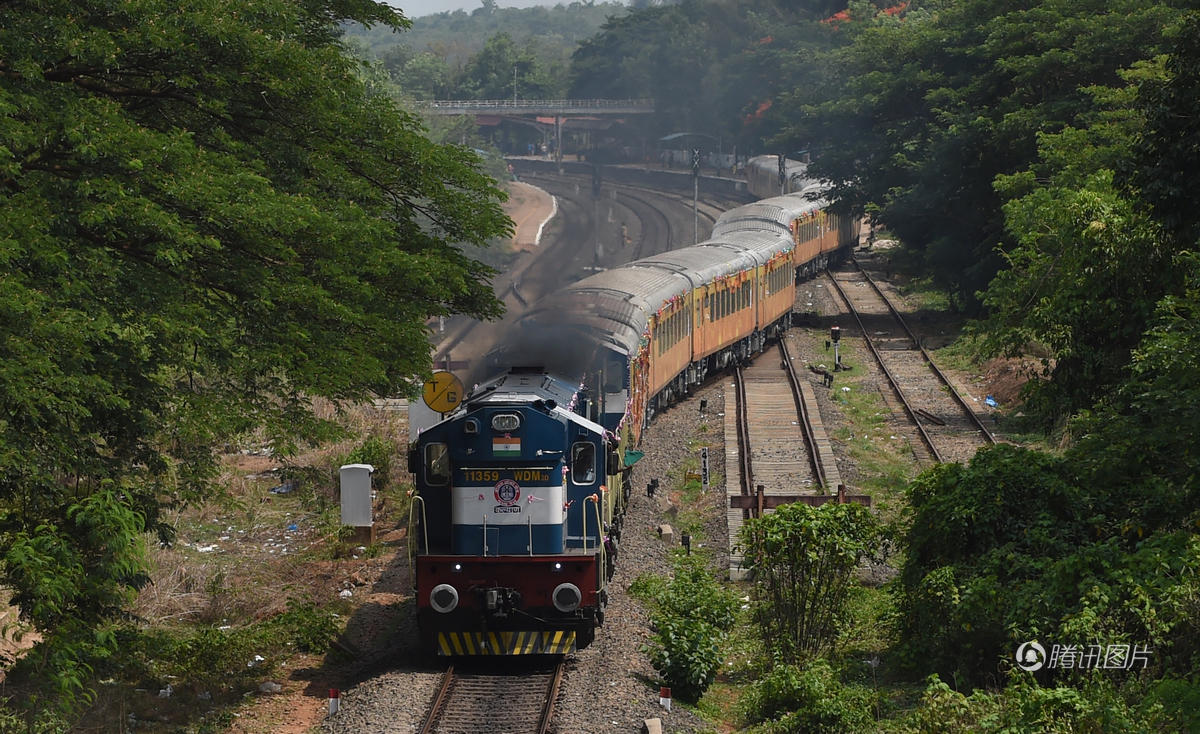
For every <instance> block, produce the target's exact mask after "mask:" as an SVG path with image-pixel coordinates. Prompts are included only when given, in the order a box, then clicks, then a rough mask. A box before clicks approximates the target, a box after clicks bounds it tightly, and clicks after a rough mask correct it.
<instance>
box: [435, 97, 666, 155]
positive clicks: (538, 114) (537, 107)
mask: <svg viewBox="0 0 1200 734" xmlns="http://www.w3.org/2000/svg"><path fill="white" fill-rule="evenodd" d="M413 105H414V107H415V108H416V109H417V111H419V112H422V113H425V114H429V115H474V116H475V117H476V120H477V121H478V122H480V123H481V124H482V123H483V122H484V120H487V119H489V118H490V119H491V120H492V121H493V122H492V123H491V124H495V122H496V121H498V120H501V119H504V120H509V121H511V122H515V123H518V124H522V125H529V126H531V127H535V128H537V129H539V130H542V131H545V132H549V131H550V130H553V131H554V141H555V143H556V145H555V160H556V161H557V162H559V163H561V162H562V149H563V146H562V133H563V128H570V129H572V130H602V129H605V128H607V127H609V126H610V125H612V124H613V122H614V120H613V119H612V118H616V117H628V116H629V115H649V114H652V113H653V112H654V100H652V99H435V100H429V101H422V102H414V103H413ZM606 118H609V119H606Z"/></svg>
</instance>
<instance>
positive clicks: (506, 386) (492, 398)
mask: <svg viewBox="0 0 1200 734" xmlns="http://www.w3.org/2000/svg"><path fill="white" fill-rule="evenodd" d="M578 390H579V386H578V385H576V384H572V383H571V382H570V381H569V380H567V379H566V378H565V377H559V376H554V375H550V374H548V373H546V372H544V371H542V370H541V369H536V368H514V369H513V370H512V371H510V372H507V373H505V374H502V375H497V376H496V377H493V378H491V379H490V380H486V381H484V382H482V383H480V384H479V385H476V386H475V387H474V388H473V389H472V390H471V393H470V394H469V395H468V396H467V398H466V400H464V401H463V405H462V407H461V408H459V409H458V410H457V411H455V414H454V415H452V416H451V418H452V419H453V418H455V417H459V416H460V415H466V413H467V412H469V411H471V410H474V409H476V408H480V407H483V406H488V405H492V406H501V405H512V404H514V403H518V404H519V403H527V404H531V403H533V402H534V401H535V400H553V401H554V402H555V403H556V404H557V405H556V406H555V407H554V408H553V409H552V410H551V411H550V412H551V413H552V414H554V415H557V416H559V417H561V418H565V419H566V420H568V421H570V422H572V423H575V424H578V425H581V426H584V427H585V428H587V429H589V430H591V431H594V432H596V433H603V432H604V429H603V428H602V427H601V426H600V425H599V424H597V423H594V422H592V421H590V420H588V419H587V418H585V417H583V416H581V415H579V414H577V413H573V412H571V411H570V410H567V409H566V408H564V407H563V406H564V405H570V404H571V399H572V398H573V397H575V393H576V392H577V391H578Z"/></svg>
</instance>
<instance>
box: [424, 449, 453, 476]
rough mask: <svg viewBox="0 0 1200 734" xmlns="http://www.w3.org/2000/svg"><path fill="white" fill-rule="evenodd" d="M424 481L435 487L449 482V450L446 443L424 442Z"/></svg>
mask: <svg viewBox="0 0 1200 734" xmlns="http://www.w3.org/2000/svg"><path fill="white" fill-rule="evenodd" d="M425 481H426V482H427V483H428V484H430V485H433V486H435V487H443V486H445V485H447V484H449V483H450V450H449V449H448V448H447V446H446V444H444V443H429V444H425Z"/></svg>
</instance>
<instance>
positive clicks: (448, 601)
mask: <svg viewBox="0 0 1200 734" xmlns="http://www.w3.org/2000/svg"><path fill="white" fill-rule="evenodd" d="M591 408H592V401H591V399H590V397H589V394H588V393H587V391H586V388H583V387H580V386H578V385H572V384H570V383H568V382H565V381H563V380H562V379H560V378H556V377H554V376H552V375H549V374H546V373H545V372H544V371H543V370H541V369H540V368H520V367H517V368H513V369H512V370H510V371H509V372H508V373H507V374H503V375H500V376H498V377H496V378H495V379H493V380H491V381H489V382H487V383H484V384H482V385H478V386H476V388H475V389H474V390H473V391H472V393H471V394H470V395H468V396H467V398H466V399H465V401H464V403H463V405H462V406H461V407H460V408H459V409H458V410H457V411H456V412H455V413H454V414H453V415H451V416H450V417H449V418H448V419H446V420H444V421H442V422H440V423H438V424H436V425H434V426H432V427H430V428H428V429H426V430H425V431H422V432H421V434H420V436H419V437H418V439H417V441H416V442H415V445H414V446H413V448H412V450H411V453H410V456H409V469H410V471H412V473H413V475H414V477H415V480H416V490H417V491H416V494H415V496H414V512H415V515H416V517H418V518H419V521H420V522H419V524H418V526H417V528H418V529H417V530H416V535H415V537H414V540H415V541H416V543H417V547H418V552H417V554H416V558H415V566H414V567H415V581H416V587H417V618H418V625H419V627H420V629H421V631H422V635H423V637H424V640H425V642H426V644H427V646H428V647H430V648H431V649H432V650H433V651H434V652H436V653H437V654H439V655H522V654H551V653H566V652H571V651H573V650H576V649H579V648H583V647H586V646H587V645H588V643H590V642H591V641H592V638H593V637H594V635H595V629H596V627H598V626H599V625H600V624H601V623H602V622H603V619H604V605H605V602H606V601H607V583H608V580H609V578H611V576H612V571H613V563H614V561H615V556H616V548H617V538H618V536H619V533H620V517H621V509H622V508H623V507H624V503H625V500H626V499H627V487H621V486H620V484H619V482H620V481H621V476H620V474H621V473H622V472H621V463H620V457H619V454H618V447H617V445H616V442H615V440H613V438H612V437H611V434H606V432H605V430H604V428H603V427H602V426H600V425H599V424H597V423H595V422H594V421H593V420H591V419H589V418H588V417H587V415H588V414H589V412H590V410H591ZM614 480H615V481H617V482H618V484H617V485H614V484H612V482H613V481H614ZM609 487H614V489H615V491H610V489H609ZM615 495H620V496H619V497H617V496H615Z"/></svg>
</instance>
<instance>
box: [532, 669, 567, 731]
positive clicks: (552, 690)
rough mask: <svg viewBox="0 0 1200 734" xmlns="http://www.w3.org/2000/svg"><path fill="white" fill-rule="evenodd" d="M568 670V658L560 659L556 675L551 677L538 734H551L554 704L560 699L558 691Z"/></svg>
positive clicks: (555, 670)
mask: <svg viewBox="0 0 1200 734" xmlns="http://www.w3.org/2000/svg"><path fill="white" fill-rule="evenodd" d="M566 668H567V659H566V657H559V659H558V664H557V665H555V666H554V674H553V675H552V676H550V685H549V687H548V690H547V691H546V705H545V707H544V708H543V709H542V715H541V717H539V719H538V727H537V734H549V732H550V723H551V722H552V721H553V720H554V702H555V700H556V699H557V698H558V689H559V688H560V687H561V686H562V678H563V671H565V670H566Z"/></svg>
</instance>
